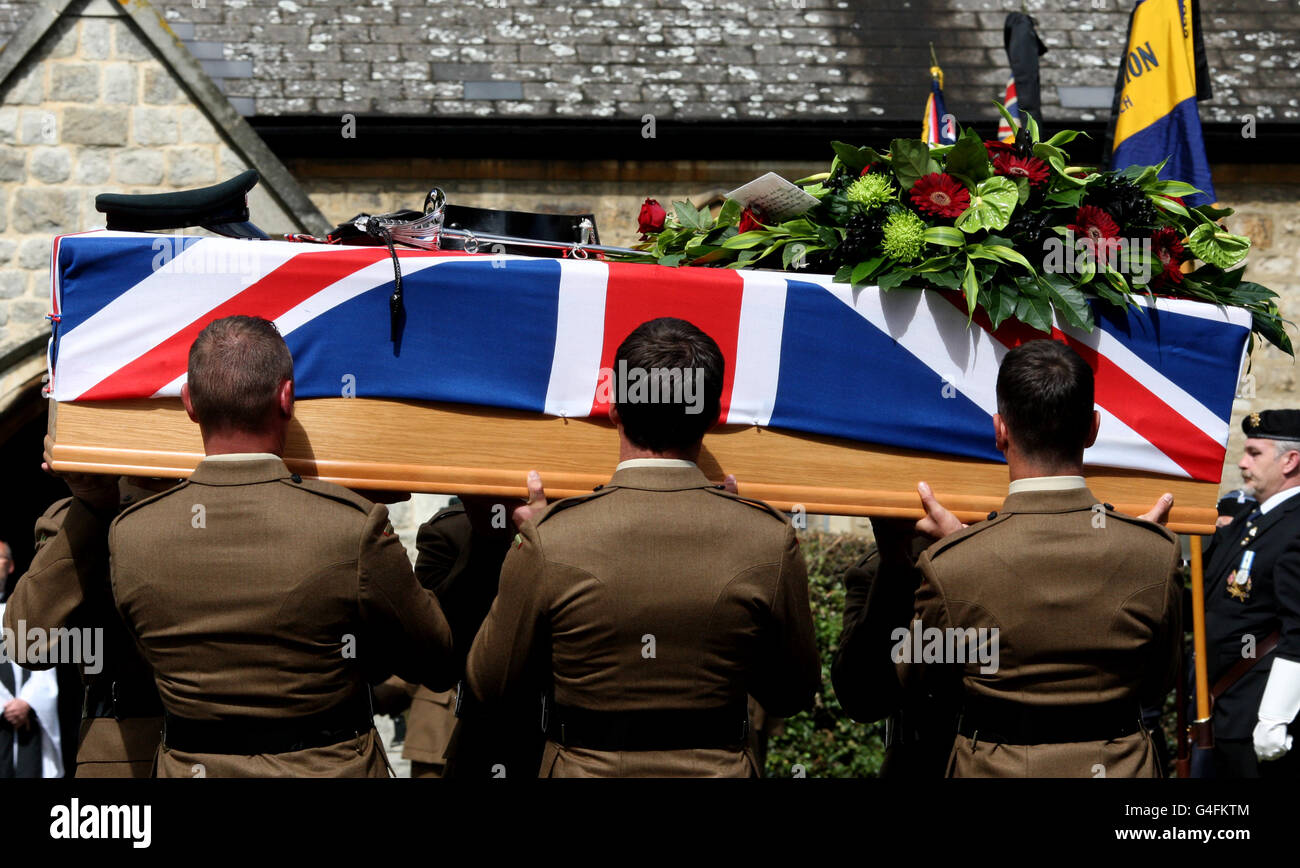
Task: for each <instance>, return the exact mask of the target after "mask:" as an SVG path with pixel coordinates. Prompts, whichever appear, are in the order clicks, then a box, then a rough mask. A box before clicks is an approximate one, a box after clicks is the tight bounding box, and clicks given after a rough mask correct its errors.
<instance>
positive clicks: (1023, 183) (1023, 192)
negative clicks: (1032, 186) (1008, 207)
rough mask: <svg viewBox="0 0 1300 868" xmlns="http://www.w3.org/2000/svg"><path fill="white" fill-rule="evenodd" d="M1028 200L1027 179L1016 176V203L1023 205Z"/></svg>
mask: <svg viewBox="0 0 1300 868" xmlns="http://www.w3.org/2000/svg"><path fill="white" fill-rule="evenodd" d="M1028 201H1029V179H1028V178H1016V204H1017V205H1023V204H1025V203H1026V202H1028Z"/></svg>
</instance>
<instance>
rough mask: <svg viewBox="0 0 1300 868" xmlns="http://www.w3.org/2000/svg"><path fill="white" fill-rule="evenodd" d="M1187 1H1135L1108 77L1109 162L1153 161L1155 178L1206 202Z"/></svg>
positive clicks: (1209, 188)
mask: <svg viewBox="0 0 1300 868" xmlns="http://www.w3.org/2000/svg"><path fill="white" fill-rule="evenodd" d="M1195 24H1196V10H1195V0H1138V4H1137V6H1136V7H1135V8H1134V9H1133V15H1132V17H1131V18H1130V19H1129V31H1128V44H1127V46H1126V50H1125V53H1124V57H1123V58H1122V60H1121V62H1120V70H1119V77H1118V79H1117V80H1116V82H1115V108H1114V122H1115V132H1114V139H1113V141H1114V145H1113V151H1112V154H1111V168H1113V169H1122V168H1124V167H1125V166H1132V165H1155V164H1158V163H1159V162H1161V161H1162V160H1165V159H1166V158H1167V159H1168V162H1167V163H1166V164H1165V167H1164V170H1163V171H1161V173H1160V177H1161V178H1165V179H1169V180H1175V181H1184V182H1186V183H1188V184H1191V185H1192V186H1194V187H1196V188H1198V189H1200V190H1201V191H1203V192H1202V194H1198V195H1195V196H1187V197H1185V199H1186V201H1187V204H1189V205H1193V206H1195V205H1203V204H1206V203H1208V202H1213V201H1214V183H1213V181H1212V180H1211V178H1210V163H1209V160H1208V159H1206V156H1205V141H1204V139H1203V138H1202V137H1201V116H1200V112H1199V110H1198V108H1197V97H1196V93H1197V81H1196V39H1197V35H1196V34H1195V33H1194V27H1195Z"/></svg>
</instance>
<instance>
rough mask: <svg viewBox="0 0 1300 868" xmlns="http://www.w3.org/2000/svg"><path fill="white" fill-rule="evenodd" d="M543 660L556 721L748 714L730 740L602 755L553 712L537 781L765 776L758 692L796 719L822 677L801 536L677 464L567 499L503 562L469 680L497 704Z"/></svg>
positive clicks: (635, 470) (766, 703)
mask: <svg viewBox="0 0 1300 868" xmlns="http://www.w3.org/2000/svg"><path fill="white" fill-rule="evenodd" d="M637 464H638V465H640V464H642V462H637ZM539 666H540V667H544V668H549V669H550V674H551V678H552V682H553V688H554V707H555V712H554V715H555V717H557V718H559V719H560V721H559V722H563V720H564V717H565V711H564V709H573V710H575V711H574V714H575V715H577V716H581V715H584V714H585V719H587V720H591V719H592V718H593V717H594V718H599V719H603V720H606V721H608V720H609V719H610V714H608V713H613V714H614V716H615V717H618V716H619V713H622V715H621V723H623V724H629V725H632V726H636V725H639V724H640V723H643V722H646V721H656V722H657V721H660V720H663V719H664V718H665V716H671V715H673V714H675V713H684V714H679V715H678V716H677V717H676V718H675V719H676V720H677V721H681V720H683V719H687V718H689V719H690V720H691V721H698V720H699V719H700V717H701V713H703V714H710V713H716V712H718V711H719V710H727V709H735V708H737V707H738V708H739V709H740V711H739V720H738V721H737V722H738V723H739V724H740V725H738V726H737V727H736V732H735V736H736V739H735V740H736V742H737V743H736V744H735V745H734V746H732V747H727V746H725V745H720V744H712V745H709V746H705V747H700V748H685V747H683V748H680V749H664V750H655V749H645V748H637V749H626V750H624V749H610V748H608V747H605V748H602V749H593V748H591V747H585V746H578V745H577V744H576V743H572V742H570V740H569V739H568V738H567V736H566V733H565V731H564V730H562V729H560V728H559V727H557V726H555V723H556V721H555V720H552V727H551V731H552V737H551V739H550V741H548V743H547V745H546V749H545V751H544V753H543V757H542V765H541V769H540V774H541V776H543V777H583V776H623V777H636V776H674V777H675V776H723V777H752V776H755V775H757V773H758V769H757V766H756V763H755V760H754V756H753V752H752V750H751V749H750V748H749V747H748V745H747V744H746V743H745V742H744V727H743V719H744V710H743V709H744V706H745V703H746V693H749V694H752V695H753V697H754V698H755V699H757V700H758V701H759V702H760V703H761V704H762V705H763V707H764V708H765V709H766V710H767V712H768V713H770V714H774V715H779V716H787V715H791V714H794V713H796V712H798V711H801V710H803V709H805V708H807V707H809V705H811V703H812V700H813V695H814V693H815V692H816V691H817V689H818V687H819V686H820V680H821V678H820V665H819V662H818V657H817V648H816V645H815V642H814V636H813V624H812V615H811V612H810V610H809V602H808V583H807V575H806V570H805V566H804V561H803V555H802V554H801V553H800V551H799V544H798V541H797V540H796V538H795V533H794V529H793V528H792V527H791V526H790V523H789V521H787V520H786V519H785V517H784V516H783V515H781V514H780V513H778V512H776V511H775V510H773V509H772V508H771V507H769V506H767V505H766V504H764V503H761V502H759V501H751V500H746V499H743V498H740V497H737V496H735V495H732V494H729V493H727V492H725V491H723V490H722V489H721V486H714V485H712V484H711V483H710V482H709V481H708V479H707V478H705V476H704V475H703V474H702V473H701V472H700V471H699V469H698V468H697V467H695V466H693V465H687V464H681V463H656V464H654V465H652V466H644V465H643V466H628V467H624V468H622V469H619V470H618V471H617V472H616V473H615V474H614V477H613V479H612V480H611V481H610V483H609V484H608V485H606V486H604V487H602V488H601V489H599V490H597V491H596V492H594V493H593V494H590V495H586V496H583V497H577V498H569V499H567V500H562V501H559V502H558V503H556V504H554V505H552V506H551V507H550V508H549V509H548V510H547V511H546V512H545V513H543V515H542V516H541V517H539V518H538V519H536V520H535V521H533V522H531V523H529V524H527V525H525V527H524V529H523V531H522V533H521V536H520V538H519V541H518V542H517V543H516V547H515V548H514V549H513V550H512V551H511V552H510V554H509V555H508V556H507V557H506V561H505V565H504V567H503V569H502V573H501V583H500V590H499V592H498V595H497V598H496V601H495V602H494V603H493V604H492V608H491V611H490V612H489V613H488V616H487V618H486V620H485V621H484V622H483V626H482V628H481V629H480V630H479V633H478V636H477V637H476V638H475V640H474V644H473V647H472V648H471V650H470V654H469V660H468V666H467V676H468V681H469V684H470V687H471V688H472V690H473V692H474V693H475V695H476V696H478V697H479V698H480V699H481V700H484V701H493V700H497V699H499V698H501V697H503V696H506V695H508V694H509V693H510V692H511V690H512V688H513V687H514V686H515V685H516V684H518V683H520V682H525V681H526V679H527V678H528V674H529V671H530V669H535V668H537V667H539ZM728 714H730V712H729V711H728V712H726V714H720V715H719V719H724V718H725V717H726V716H727V715H728ZM574 719H575V720H577V719H581V718H580V717H575V718H574ZM646 728H647V729H654V726H653V725H650V726H647V727H646Z"/></svg>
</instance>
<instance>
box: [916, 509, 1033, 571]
mask: <svg viewBox="0 0 1300 868" xmlns="http://www.w3.org/2000/svg"><path fill="white" fill-rule="evenodd" d="M1014 514H1015V513H1010V512H990V513H989V517H988V518H986V519H985V520H984V521H980V522H976V523H975V524H972V525H971V526H970V527H965V528H962V529H961V530H959V531H957V532H956V533H951V534H948V536H946V537H944V538H943V539H941V540H939V541H938V542H936V543H935V544H934V545H932V546H930V548H928V549H926V551H927V552H928V553H929V555H930V559H931V560H933V559H934V558H936V557H938V556H939V555H941V554H943V553H944V552H946V551H948V550H949V549H951V548H952V547H953V546H955V545H957V544H958V543H960V542H962V541H964V540H967V539H970V538H971V537H973V536H975V535H976V534H979V533H983V532H984V531H986V530H988V529H989V528H991V527H996V526H997V525H999V524H1002V522H1004V521H1006V520H1007V519H1009V518H1011V516H1012V515H1014Z"/></svg>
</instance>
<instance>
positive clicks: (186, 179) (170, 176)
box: [167, 147, 217, 187]
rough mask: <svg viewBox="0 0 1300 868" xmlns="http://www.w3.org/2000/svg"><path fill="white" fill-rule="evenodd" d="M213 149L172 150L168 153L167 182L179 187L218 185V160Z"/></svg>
mask: <svg viewBox="0 0 1300 868" xmlns="http://www.w3.org/2000/svg"><path fill="white" fill-rule="evenodd" d="M214 156H215V155H214V154H213V152H212V149H211V148H204V147H192V148H188V147H187V148H171V149H170V150H168V152H167V182H168V183H169V184H172V185H174V186H177V187H201V186H203V185H205V184H213V183H216V180H217V168H216V160H215V159H214Z"/></svg>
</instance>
